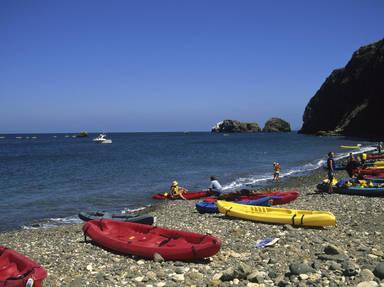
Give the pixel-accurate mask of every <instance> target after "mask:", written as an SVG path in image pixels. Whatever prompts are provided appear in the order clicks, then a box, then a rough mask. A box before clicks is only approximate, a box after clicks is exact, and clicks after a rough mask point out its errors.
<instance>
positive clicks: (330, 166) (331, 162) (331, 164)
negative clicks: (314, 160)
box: [327, 152, 335, 193]
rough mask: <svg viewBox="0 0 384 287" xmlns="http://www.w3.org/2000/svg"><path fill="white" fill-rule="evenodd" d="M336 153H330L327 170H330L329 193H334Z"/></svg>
mask: <svg viewBox="0 0 384 287" xmlns="http://www.w3.org/2000/svg"><path fill="white" fill-rule="evenodd" d="M333 157H334V153H333V152H329V153H328V159H327V168H328V182H329V184H328V193H333V186H332V184H333V179H334V177H335V160H334V159H333Z"/></svg>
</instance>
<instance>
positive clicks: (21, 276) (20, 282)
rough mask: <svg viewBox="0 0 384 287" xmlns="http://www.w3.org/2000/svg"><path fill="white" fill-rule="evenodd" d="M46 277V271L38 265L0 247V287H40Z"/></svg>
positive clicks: (10, 250)
mask: <svg viewBox="0 0 384 287" xmlns="http://www.w3.org/2000/svg"><path fill="white" fill-rule="evenodd" d="M46 277H47V271H45V269H44V268H43V267H42V266H40V265H39V264H38V263H36V262H34V261H32V260H31V259H29V258H28V257H26V256H24V255H22V254H20V253H18V252H16V251H15V250H12V249H9V248H6V247H4V246H0V287H24V286H33V287H41V286H42V281H43V280H44V279H45V278H46ZM27 282H28V284H30V285H27Z"/></svg>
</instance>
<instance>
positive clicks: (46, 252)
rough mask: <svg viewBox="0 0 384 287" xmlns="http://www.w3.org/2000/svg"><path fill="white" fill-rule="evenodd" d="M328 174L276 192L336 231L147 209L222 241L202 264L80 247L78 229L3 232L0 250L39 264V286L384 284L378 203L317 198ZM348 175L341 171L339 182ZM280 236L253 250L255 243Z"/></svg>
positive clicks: (171, 208)
mask: <svg viewBox="0 0 384 287" xmlns="http://www.w3.org/2000/svg"><path fill="white" fill-rule="evenodd" d="M325 174H326V172H325V171H323V170H317V171H314V172H312V173H311V174H309V175H305V176H301V177H291V178H289V179H287V180H284V181H283V182H281V183H280V184H278V185H276V186H275V188H273V189H276V190H288V189H292V188H297V189H298V190H300V192H301V193H300V196H299V198H298V199H297V200H295V201H293V202H291V203H290V204H287V205H284V206H282V207H287V208H295V209H314V210H327V211H331V212H333V213H334V214H335V216H336V219H337V226H336V227H332V228H325V229H311V228H296V227H292V226H288V225H269V224H263V223H257V222H251V221H243V220H234V219H228V218H225V217H224V216H222V215H220V214H217V215H211V214H204V215H200V214H199V213H197V212H196V209H195V207H194V205H195V203H196V202H197V201H171V202H165V203H164V204H160V205H159V206H158V207H157V208H155V209H153V210H151V212H150V214H152V215H154V216H156V218H157V222H156V224H157V225H158V226H163V227H169V228H175V229H183V230H188V231H194V232H200V233H211V234H213V235H215V236H217V237H219V238H220V239H221V240H222V248H221V250H220V252H219V253H218V254H217V255H215V256H214V257H212V258H210V259H207V260H205V261H201V262H169V261H168V262H154V261H151V260H144V259H140V258H134V257H129V256H122V255H118V254H114V253H111V252H108V251H105V250H103V249H102V248H100V247H97V246H94V245H92V244H90V243H85V242H84V237H83V233H82V231H81V226H82V225H80V224H76V225H63V226H59V227H55V228H50V229H36V230H17V231H11V232H5V233H1V234H0V244H1V245H4V246H7V247H9V248H13V249H16V250H17V251H19V252H21V253H24V254H25V255H27V256H29V257H31V258H32V259H34V260H36V261H38V262H39V263H40V264H41V265H43V266H44V267H45V268H46V269H47V271H48V277H47V279H46V280H45V281H44V286H46V287H47V286H50V287H56V286H71V287H77V286H78V287H82V286H117V287H119V286H147V287H151V286H153V287H154V286H158V287H161V286H249V287H252V286H359V287H363V286H384V244H383V242H384V241H383V240H384V216H383V214H384V213H383V211H384V205H383V204H382V200H383V198H369V197H361V196H347V195H338V194H331V195H330V194H324V195H322V194H317V193H315V192H314V191H315V186H316V184H317V183H319V182H320V181H321V180H322V179H323V178H324V177H325ZM342 176H345V174H344V172H339V175H338V177H342ZM266 237H278V238H280V240H279V241H278V242H277V243H276V244H275V245H273V246H270V247H266V248H261V249H257V248H256V247H255V244H256V241H257V240H259V239H263V238H266Z"/></svg>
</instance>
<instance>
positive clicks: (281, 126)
mask: <svg viewBox="0 0 384 287" xmlns="http://www.w3.org/2000/svg"><path fill="white" fill-rule="evenodd" d="M290 131H291V126H290V124H289V123H288V122H286V121H284V120H282V119H279V118H271V119H269V120H268V121H267V122H266V123H265V126H264V128H263V132H290Z"/></svg>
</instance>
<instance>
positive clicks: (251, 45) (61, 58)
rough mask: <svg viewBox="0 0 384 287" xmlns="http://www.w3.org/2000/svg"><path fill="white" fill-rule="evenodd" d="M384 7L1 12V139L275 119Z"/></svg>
mask: <svg viewBox="0 0 384 287" xmlns="http://www.w3.org/2000/svg"><path fill="white" fill-rule="evenodd" d="M383 14H384V1H381V0H377V1H374V0H367V1H330V0H326V1H283V0H281V1H276V0H269V1H267V0H265V1H261V0H260V1H256V0H249V1H246V0H241V1H235V0H233V1H227V0H217V1H216V0H204V1H203V0H201V1H200V0H193V1H192V0H189V1H184V0H175V1H165V0H156V1H155V0H153V1H151V0H143V1H123V0H111V1H106V0H105V1H99V0H76V1H75V0H66V1H64V0H63V1H58V0H46V1H40V0H34V1H26V0H25V1H23V0H2V1H0V61H1V64H0V132H3V133H5V132H70V131H73V132H75V131H80V130H88V131H96V132H97V131H105V132H113V131H115V132H118V131H122V132H136V131H204V130H209V129H210V127H211V126H212V125H213V124H214V123H216V122H217V121H220V120H222V119H226V118H230V119H238V120H242V121H256V122H257V123H259V125H261V126H263V125H264V123H265V121H266V120H267V119H268V118H270V117H276V116H277V117H282V118H284V119H286V120H288V121H289V122H290V123H291V125H292V127H293V128H295V129H298V128H300V127H301V124H302V115H303V112H304V108H305V106H306V104H307V103H308V101H309V99H310V98H311V97H312V96H313V95H314V94H315V92H316V91H317V90H318V89H319V88H320V86H321V84H322V83H323V82H324V80H325V79H326V77H327V76H328V75H329V74H330V73H331V71H332V70H333V69H335V68H338V67H342V66H344V65H345V64H346V63H347V61H348V60H349V59H350V57H351V55H352V53H353V52H354V51H355V50H356V49H358V48H359V47H360V46H362V45H365V44H369V43H371V42H374V41H378V40H380V39H382V38H383V37H384V33H383V31H384V17H383Z"/></svg>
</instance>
